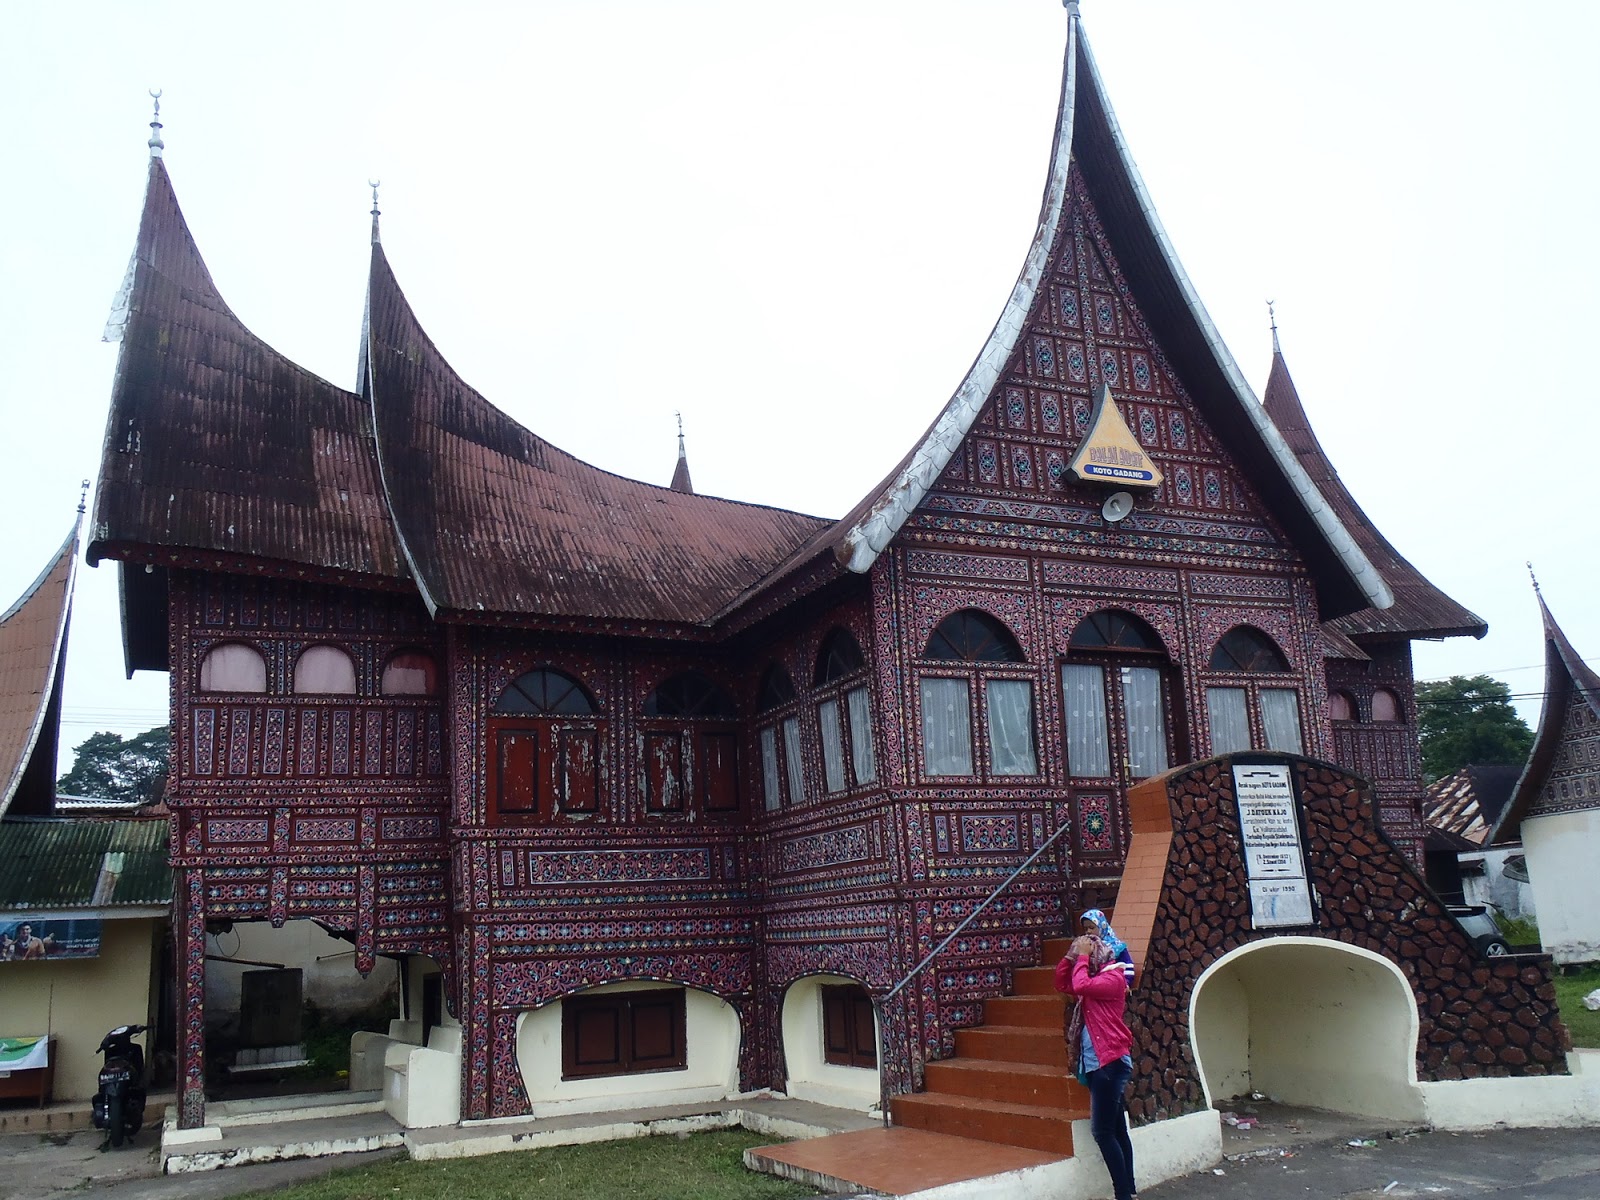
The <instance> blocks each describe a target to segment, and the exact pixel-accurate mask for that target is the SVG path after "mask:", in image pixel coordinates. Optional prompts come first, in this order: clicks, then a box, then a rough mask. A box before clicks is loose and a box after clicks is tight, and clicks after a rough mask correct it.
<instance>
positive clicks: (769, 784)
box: [761, 725, 783, 812]
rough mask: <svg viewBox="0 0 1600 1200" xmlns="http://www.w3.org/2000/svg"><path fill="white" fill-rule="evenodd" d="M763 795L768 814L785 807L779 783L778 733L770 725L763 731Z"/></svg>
mask: <svg viewBox="0 0 1600 1200" xmlns="http://www.w3.org/2000/svg"><path fill="white" fill-rule="evenodd" d="M761 794H762V799H763V800H764V801H765V802H766V806H767V811H768V812H776V811H777V810H778V809H780V808H782V807H783V791H782V789H781V787H780V785H779V783H778V731H777V730H776V729H774V728H772V726H770V725H769V726H767V727H766V728H765V729H763V730H762V731H761Z"/></svg>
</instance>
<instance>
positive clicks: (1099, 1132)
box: [1089, 1058, 1134, 1200]
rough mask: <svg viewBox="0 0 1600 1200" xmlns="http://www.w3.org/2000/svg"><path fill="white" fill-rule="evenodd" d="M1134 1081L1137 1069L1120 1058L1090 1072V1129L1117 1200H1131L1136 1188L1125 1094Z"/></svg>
mask: <svg viewBox="0 0 1600 1200" xmlns="http://www.w3.org/2000/svg"><path fill="white" fill-rule="evenodd" d="M1132 1077H1133V1068H1132V1067H1130V1066H1129V1065H1128V1064H1127V1063H1125V1062H1123V1061H1122V1060H1121V1059H1120V1058H1119V1059H1118V1060H1117V1061H1116V1062H1114V1063H1111V1064H1110V1065H1108V1066H1104V1067H1101V1068H1100V1069H1099V1070H1096V1071H1090V1072H1089V1127H1090V1128H1091V1129H1092V1130H1093V1131H1094V1140H1095V1142H1096V1143H1097V1144H1098V1145H1099V1147H1100V1154H1101V1156H1102V1157H1103V1158H1104V1159H1105V1160H1106V1170H1107V1171H1109V1172H1111V1189H1112V1194H1113V1195H1114V1196H1115V1197H1116V1200H1131V1197H1132V1196H1133V1194H1134V1184H1133V1142H1132V1141H1131V1140H1130V1139H1129V1138H1128V1122H1127V1119H1126V1117H1125V1115H1124V1114H1125V1113H1126V1112H1127V1109H1126V1108H1124V1107H1123V1103H1122V1093H1123V1091H1124V1090H1126V1088H1127V1086H1128V1080H1129V1079H1131V1078H1132Z"/></svg>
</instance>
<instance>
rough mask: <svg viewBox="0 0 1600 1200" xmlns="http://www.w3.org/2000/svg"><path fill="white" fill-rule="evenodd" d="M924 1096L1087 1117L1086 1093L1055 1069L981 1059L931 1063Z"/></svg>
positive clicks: (1061, 1069)
mask: <svg viewBox="0 0 1600 1200" xmlns="http://www.w3.org/2000/svg"><path fill="white" fill-rule="evenodd" d="M924 1081H925V1086H926V1089H927V1091H928V1093H930V1094H933V1093H938V1094H941V1095H954V1096H967V1097H970V1098H971V1099H974V1100H996V1101H999V1102H1000V1103H1002V1104H1029V1105H1036V1106H1040V1107H1044V1108H1065V1109H1070V1110H1072V1112H1073V1113H1074V1115H1076V1116H1079V1117H1086V1116H1088V1114H1089V1092H1088V1089H1086V1088H1085V1087H1084V1086H1083V1085H1082V1084H1080V1083H1079V1082H1078V1081H1077V1080H1076V1079H1073V1078H1072V1077H1071V1076H1070V1075H1068V1074H1067V1073H1066V1069H1065V1068H1063V1067H1058V1066H1045V1065H1041V1064H1038V1063H1017V1062H992V1061H989V1060H986V1059H981V1058H946V1059H943V1060H942V1061H940V1062H931V1063H929V1064H928V1066H927V1073H926V1075H925V1076H924Z"/></svg>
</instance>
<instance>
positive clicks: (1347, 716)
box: [1328, 692, 1357, 721]
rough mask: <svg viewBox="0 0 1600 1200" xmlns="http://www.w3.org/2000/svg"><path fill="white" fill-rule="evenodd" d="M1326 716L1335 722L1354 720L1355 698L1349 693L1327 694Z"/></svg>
mask: <svg viewBox="0 0 1600 1200" xmlns="http://www.w3.org/2000/svg"><path fill="white" fill-rule="evenodd" d="M1328 715H1329V716H1330V717H1332V718H1333V719H1334V720H1335V721H1354V720H1356V719H1357V717H1356V701H1355V697H1354V696H1352V695H1351V694H1350V693H1349V692H1329V693H1328Z"/></svg>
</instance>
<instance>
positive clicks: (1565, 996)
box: [1554, 966, 1600, 1050]
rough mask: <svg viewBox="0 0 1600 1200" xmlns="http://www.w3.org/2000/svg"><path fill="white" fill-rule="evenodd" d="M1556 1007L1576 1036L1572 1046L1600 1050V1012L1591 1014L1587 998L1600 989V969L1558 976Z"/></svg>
mask: <svg viewBox="0 0 1600 1200" xmlns="http://www.w3.org/2000/svg"><path fill="white" fill-rule="evenodd" d="M1554 983H1555V985H1556V1007H1557V1008H1559V1009H1560V1010H1561V1019H1562V1020H1563V1021H1565V1022H1566V1025H1567V1031H1568V1032H1569V1033H1571V1034H1572V1044H1573V1045H1574V1046H1578V1047H1581V1048H1583V1049H1587V1050H1600V1012H1590V1011H1589V1010H1588V1009H1587V1008H1585V1007H1584V1006H1583V998H1584V997H1585V996H1587V995H1588V994H1589V993H1590V992H1592V991H1594V990H1595V988H1600V966H1596V967H1584V968H1583V969H1582V970H1580V971H1573V972H1572V973H1571V974H1566V975H1557V976H1556V977H1555V980H1554Z"/></svg>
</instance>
